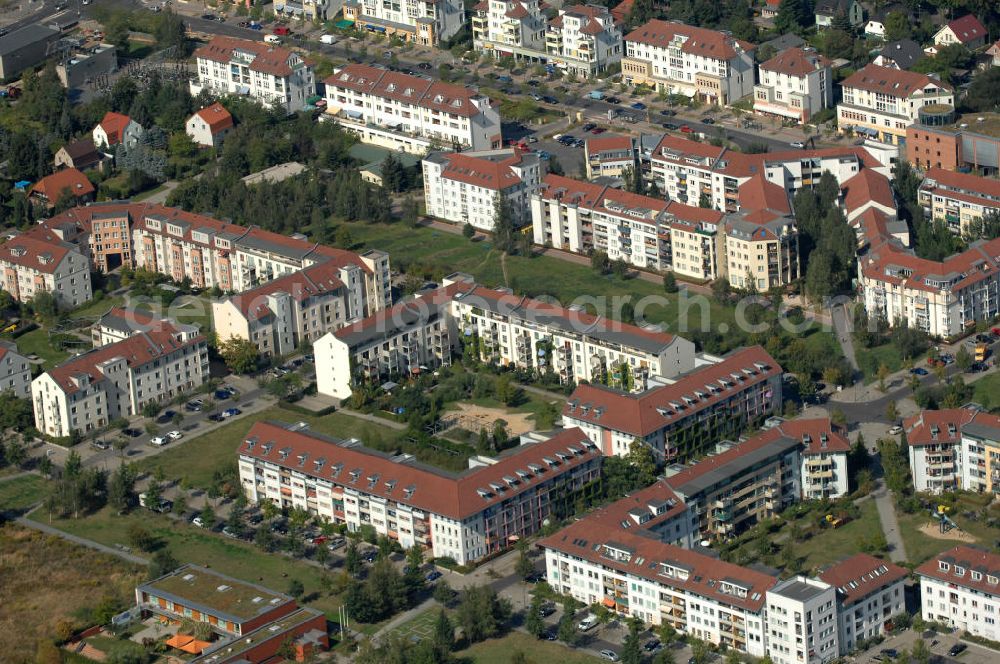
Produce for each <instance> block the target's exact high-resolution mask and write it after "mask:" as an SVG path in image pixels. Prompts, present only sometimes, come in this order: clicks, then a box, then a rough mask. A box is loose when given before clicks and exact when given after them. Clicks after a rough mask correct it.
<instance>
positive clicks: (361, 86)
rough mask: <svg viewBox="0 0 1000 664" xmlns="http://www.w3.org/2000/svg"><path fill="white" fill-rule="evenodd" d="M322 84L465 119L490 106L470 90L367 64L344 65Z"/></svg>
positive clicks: (480, 96)
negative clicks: (481, 108)
mask: <svg viewBox="0 0 1000 664" xmlns="http://www.w3.org/2000/svg"><path fill="white" fill-rule="evenodd" d="M324 83H325V84H326V85H327V87H331V88H346V89H349V90H354V91H356V92H361V93H364V94H371V95H375V96H378V97H385V98H389V99H394V100H396V101H401V102H405V103H408V104H413V105H414V106H419V107H421V108H428V109H431V110H437V111H443V112H445V113H450V114H454V115H461V116H464V117H474V116H476V115H478V114H479V113H480V109H479V106H478V105H477V103H479V104H482V105H490V103H491V102H490V100H489V99H488V98H487V97H485V96H484V95H481V94H480V93H479V92H477V91H476V90H474V89H472V88H466V87H462V86H460V85H453V84H451V83H442V82H440V81H430V80H428V79H426V78H421V77H419V76H411V75H409V74H402V73H399V72H391V71H388V70H386V69H379V68H377V67H371V66H369V65H359V64H349V65H346V66H344V67H342V68H340V69H339V70H337V71H336V72H335V73H334V74H333V75H331V76H329V77H327V78H326V80H325V81H324Z"/></svg>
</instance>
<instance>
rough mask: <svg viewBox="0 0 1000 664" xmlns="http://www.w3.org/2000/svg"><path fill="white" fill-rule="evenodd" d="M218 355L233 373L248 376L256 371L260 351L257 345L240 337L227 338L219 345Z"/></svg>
mask: <svg viewBox="0 0 1000 664" xmlns="http://www.w3.org/2000/svg"><path fill="white" fill-rule="evenodd" d="M219 355H221V356H222V360H223V361H224V362H225V363H226V366H227V367H228V368H229V370H230V371H232V372H233V373H238V374H248V373H251V372H253V371H255V370H256V369H257V363H258V362H259V361H260V351H259V350H258V349H257V345H256V344H254V343H253V342H251V341H250V340H248V339H243V338H241V337H236V336H233V337H229V338H228V339H226V340H225V341H223V342H221V343H220V344H219Z"/></svg>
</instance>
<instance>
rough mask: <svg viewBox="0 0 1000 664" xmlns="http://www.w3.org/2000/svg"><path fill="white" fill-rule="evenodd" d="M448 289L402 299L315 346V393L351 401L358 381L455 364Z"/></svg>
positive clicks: (371, 381)
mask: <svg viewBox="0 0 1000 664" xmlns="http://www.w3.org/2000/svg"><path fill="white" fill-rule="evenodd" d="M446 291H447V289H439V290H436V291H432V292H430V293H425V294H423V295H418V296H417V297H416V298H414V299H411V300H407V301H405V302H400V303H398V304H396V305H394V306H392V307H390V308H388V309H384V310H382V311H380V312H378V313H377V314H375V315H373V316H370V317H368V318H365V319H364V320H360V321H358V322H357V323H354V324H352V325H349V326H347V327H344V328H341V329H339V330H337V331H336V332H330V333H328V334H326V335H325V336H323V337H322V338H321V339H319V340H317V341H316V342H315V343H314V344H313V354H314V355H315V356H316V391H317V392H319V393H320V394H324V395H327V396H332V397H334V398H336V399H347V398H348V397H350V396H351V393H352V391H353V389H354V387H355V386H356V385H358V384H359V383H360V384H365V383H367V384H371V385H374V386H379V385H382V384H383V383H384V382H386V381H387V380H392V379H398V378H400V377H406V376H415V375H418V374H420V373H421V372H422V371H433V370H434V369H436V368H437V367H439V366H441V365H443V364H450V363H451V350H452V349H451V341H450V339H451V335H450V332H449V328H450V327H452V326H451V325H450V324H449V323H450V321H449V318H448V298H447V292H446Z"/></svg>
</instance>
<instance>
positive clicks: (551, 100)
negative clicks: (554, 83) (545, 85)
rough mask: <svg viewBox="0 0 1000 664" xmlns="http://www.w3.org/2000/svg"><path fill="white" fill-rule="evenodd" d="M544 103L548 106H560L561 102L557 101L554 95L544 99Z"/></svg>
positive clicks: (546, 96)
mask: <svg viewBox="0 0 1000 664" xmlns="http://www.w3.org/2000/svg"><path fill="white" fill-rule="evenodd" d="M542 101H544V102H545V103H546V104H558V103H559V100H558V99H556V98H555V97H553V96H552V95H545V96H544V97H542Z"/></svg>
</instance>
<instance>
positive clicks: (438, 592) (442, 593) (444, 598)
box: [431, 579, 457, 606]
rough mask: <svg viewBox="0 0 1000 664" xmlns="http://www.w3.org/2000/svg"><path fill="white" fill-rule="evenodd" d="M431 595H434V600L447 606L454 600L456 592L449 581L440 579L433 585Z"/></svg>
mask: <svg viewBox="0 0 1000 664" xmlns="http://www.w3.org/2000/svg"><path fill="white" fill-rule="evenodd" d="M431 595H432V597H434V601H435V602H437V603H438V604H440V605H441V606H448V605H450V604H451V603H452V602H453V601H455V596H456V595H457V593H456V592H455V590H454V589H453V588H452V587H451V584H450V583H448V582H447V581H445V580H444V579H441V580H440V581H438V582H437V583H436V584H435V585H434V592H433V593H431Z"/></svg>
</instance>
